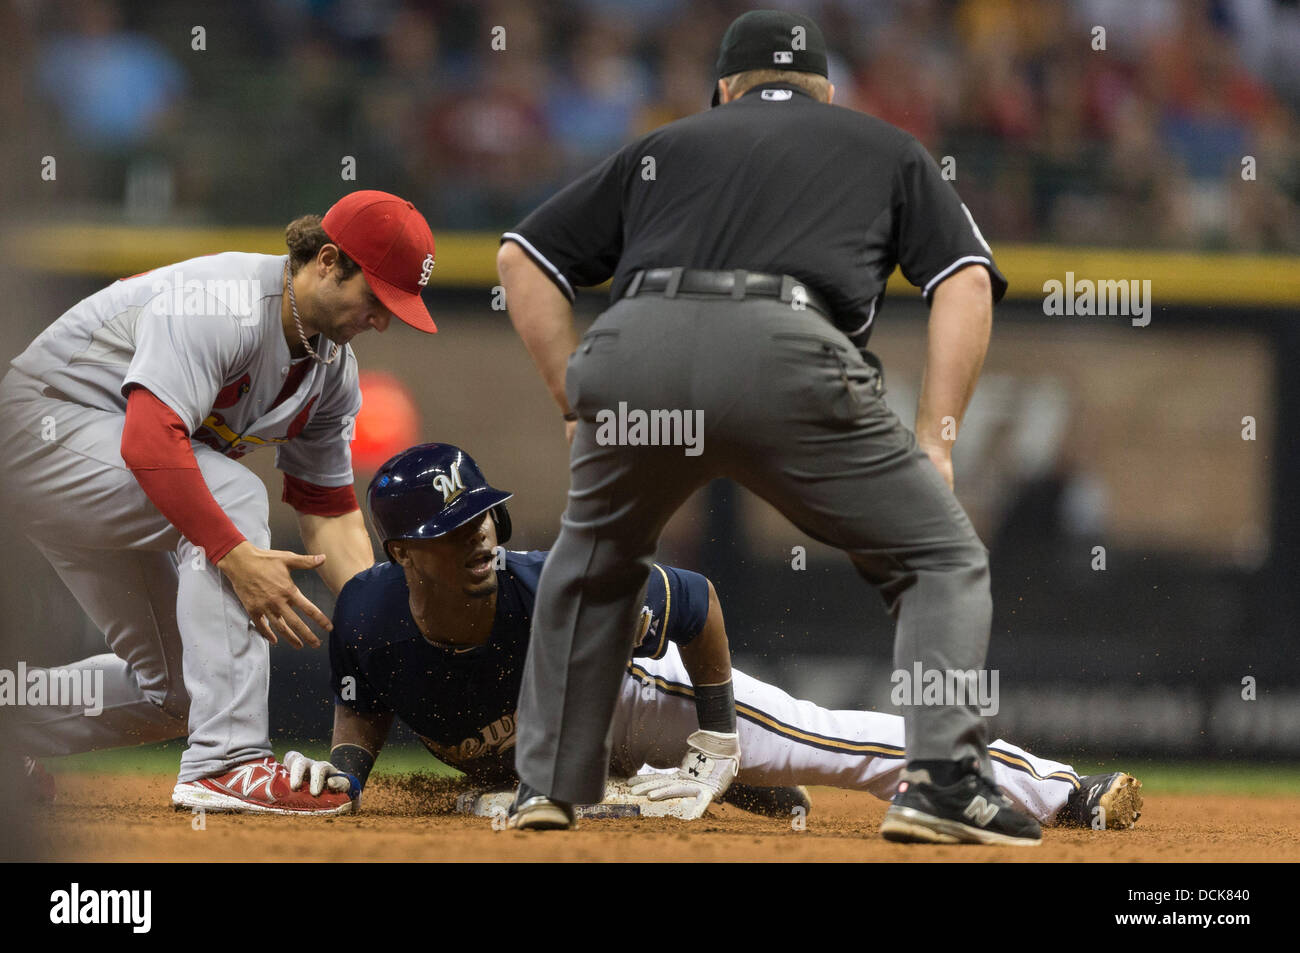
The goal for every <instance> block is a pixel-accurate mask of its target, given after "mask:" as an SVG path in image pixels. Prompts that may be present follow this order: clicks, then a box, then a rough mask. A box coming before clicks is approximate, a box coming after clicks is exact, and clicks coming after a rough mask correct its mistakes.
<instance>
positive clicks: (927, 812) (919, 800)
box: [880, 761, 1043, 847]
mask: <svg viewBox="0 0 1300 953" xmlns="http://www.w3.org/2000/svg"><path fill="white" fill-rule="evenodd" d="M964 767H965V768H966V773H964V774H962V776H961V777H960V778H959V779H958V780H957V781H956V782H955V783H953V784H949V785H947V786H945V787H940V786H939V785H937V784H933V783H932V782H931V781H930V773H929V772H928V771H921V770H915V771H914V770H909V769H907V768H904V769H903V774H902V780H900V781H899V782H898V793H897V794H895V795H894V802H893V803H892V804H891V805H890V806H889V810H888V811H887V812H886V813H885V820H884V822H883V823H881V825H880V833H881V835H883V836H884V838H885V840H891V841H901V842H903V843H917V844H997V845H1002V846H1004V847H1037V846H1038V845H1039V844H1041V843H1042V842H1043V834H1042V828H1041V827H1040V826H1039V824H1038V821H1036V820H1034V819H1033V818H1032V817H1030V816H1029V815H1028V814H1025V813H1024V812H1023V811H1019V810H1017V809H1016V808H1015V807H1014V806H1013V805H1012V804H1011V801H1010V800H1009V799H1008V798H1007V796H1006V795H1005V794H1003V793H1002V791H1001V789H999V788H998V786H997V785H995V784H993V783H992V782H991V781H989V780H988V779H987V778H985V777H984V776H983V775H981V774H980V773H979V771H978V768H977V766H976V765H975V763H974V762H973V761H972V762H970V763H969V764H968V765H965V766H964Z"/></svg>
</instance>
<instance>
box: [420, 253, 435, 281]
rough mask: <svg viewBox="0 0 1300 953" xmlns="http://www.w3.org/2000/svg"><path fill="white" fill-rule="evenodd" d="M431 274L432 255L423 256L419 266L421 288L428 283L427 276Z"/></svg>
mask: <svg viewBox="0 0 1300 953" xmlns="http://www.w3.org/2000/svg"><path fill="white" fill-rule="evenodd" d="M431 274H433V255H425V256H424V262H423V263H422V264H421V265H420V281H419V285H420V287H421V288H423V287H424V286H425V285H427V284H428V283H429V276H430V275H431Z"/></svg>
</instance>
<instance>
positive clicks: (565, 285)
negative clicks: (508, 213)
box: [501, 232, 577, 301]
mask: <svg viewBox="0 0 1300 953" xmlns="http://www.w3.org/2000/svg"><path fill="white" fill-rule="evenodd" d="M501 237H502V238H503V239H509V240H510V241H512V242H517V243H518V244H519V247H520V248H522V249H523V250H524V251H526V252H528V255H529V257H531V258H532V259H533V260H534V261H535V262H537V263H538V264H539V265H542V266H543V267H544V268H546V270H547V271H549V272H550V273H551V279H552V280H553V281H555V282H556V283H557V284H559V285H560V287H561V289H563V291H564V293H565V295H566V296H567V297H568V299H569V300H570V301H573V300H574V299H575V298H576V297H577V295H575V294H574V293H573V285H571V284H569V281H568V279H567V278H565V277H564V275H562V274H560V269H558V268H556V267H555V266H554V265H552V264H551V263H550V261H549V260H548V259H547V257H546V256H545V255H543V254H542V253H541V252H539V251H538V250H537V249H536V248H534V247H533V243H532V242H530V241H529V240H528V239H526V238H524V236H522V235H520V234H519V233H518V232H506V233H505V234H503V235H502V236H501Z"/></svg>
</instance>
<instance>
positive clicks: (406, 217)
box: [321, 189, 438, 334]
mask: <svg viewBox="0 0 1300 953" xmlns="http://www.w3.org/2000/svg"><path fill="white" fill-rule="evenodd" d="M321 226H322V227H323V228H324V229H325V234H326V235H328V236H329V237H330V240H331V241H333V242H334V244H336V245H338V246H339V248H341V249H343V252H344V254H346V255H347V256H348V257H349V258H351V259H352V260H353V261H355V262H356V263H357V264H358V265H360V266H361V271H362V273H363V274H364V275H365V276H366V281H368V282H369V283H370V288H371V290H372V291H374V293H375V297H377V298H378V299H379V300H380V301H381V302H383V304H384V307H386V308H387V309H388V310H389V311H391V312H393V314H395V315H397V316H398V317H399V318H401V319H402V320H403V321H405V322H406V323H407V324H409V325H410V326H411V327H413V328H419V329H420V330H421V331H427V332H429V333H430V334H433V333H434V332H435V331H437V330H438V326H437V325H435V324H434V323H433V318H432V317H430V316H429V309H428V308H426V307H425V306H424V302H423V301H422V300H420V291H421V290H422V289H423V288H424V286H425V285H427V284H428V283H429V273H430V272H431V271H432V270H433V232H431V231H430V230H429V223H428V222H426V221H425V220H424V216H423V215H421V214H420V213H419V212H417V211H416V209H415V206H414V205H412V204H411V203H410V202H408V201H406V199H401V198H398V197H397V196H396V195H392V194H390V193H388V192H377V191H375V190H373V189H363V190H362V191H360V192H350V193H349V194H347V195H345V196H343V198H341V199H339V200H338V201H337V202H335V203H334V205H333V206H331V207H330V210H329V211H328V212H326V213H325V217H324V218H323V219H321Z"/></svg>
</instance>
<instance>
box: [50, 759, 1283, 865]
mask: <svg viewBox="0 0 1300 953" xmlns="http://www.w3.org/2000/svg"><path fill="white" fill-rule="evenodd" d="M173 783H174V782H173V781H172V779H171V778H170V777H164V776H153V775H122V774H90V773H84V774H82V773H77V774H74V773H68V774H61V775H60V776H59V798H58V802H57V803H56V804H55V805H53V806H52V807H51V808H49V809H48V811H47V814H46V823H44V824H43V825H41V826H42V828H43V829H42V830H41V831H40V833H39V837H40V839H41V841H43V842H44V846H45V848H46V850H45V851H44V854H45V856H47V857H49V858H50V859H54V860H68V861H204V862H212V861H331V862H339V861H535V860H536V861H542V860H544V861H556V860H560V861H886V862H889V861H922V862H924V861H944V862H951V861H1232V860H1267V861H1297V860H1300V798H1296V797H1262V796H1261V797H1253V796H1235V795H1222V794H1218V795H1207V796H1203V797H1200V796H1188V795H1173V794H1170V795H1160V794H1153V793H1150V792H1147V795H1148V796H1147V798H1146V805H1145V807H1144V809H1143V813H1142V819H1141V820H1140V821H1139V822H1138V825H1137V827H1136V828H1134V829H1133V830H1128V831H1090V830H1084V831H1081V830H1066V829H1049V830H1047V831H1046V832H1045V833H1044V837H1043V844H1042V846H1041V847H1037V848H989V847H930V846H913V845H901V844H890V843H887V842H885V841H884V840H882V839H881V838H880V836H879V834H878V833H877V829H878V827H879V825H880V819H881V817H882V816H883V815H884V812H885V807H886V805H885V803H884V802H883V801H878V800H876V799H875V798H873V797H871V796H870V795H868V794H860V793H857V792H853V791H841V790H835V789H832V788H814V789H813V791H812V796H813V809H812V812H811V813H810V814H809V815H808V817H807V818H806V821H805V825H806V826H805V829H803V830H796V829H795V825H794V824H793V823H792V820H793V819H790V820H786V819H773V818H765V817H758V816H755V815H752V814H746V813H745V812H743V811H740V810H738V809H736V808H734V807H730V806H726V805H723V806H721V807H715V808H712V809H710V813H709V814H708V815H707V816H705V817H704V818H702V819H701V820H699V821H694V822H690V823H684V822H681V821H675V820H670V819H654V820H650V819H645V820H640V819H638V820H626V819H624V820H607V821H584V822H583V823H582V829H581V830H579V831H575V832H571V833H518V832H514V831H497V830H494V829H493V826H492V822H491V821H490V820H488V819H486V818H476V817H466V816H464V815H458V814H454V813H451V811H452V808H453V805H454V804H455V800H456V796H457V794H458V793H459V792H460V790H461V789H459V788H458V787H457V786H456V784H455V783H454V782H450V781H448V780H446V779H438V778H433V777H428V776H423V775H406V776H397V777H393V776H388V777H378V778H376V779H375V780H374V782H373V783H372V785H371V786H370V787H369V788H367V791H366V796H365V803H364V808H365V809H364V811H362V812H361V813H360V814H357V815H353V816H345V817H339V818H295V817H250V816H241V815H229V814H208V815H207V816H206V817H203V818H197V817H196V816H195V815H192V814H190V813H189V812H176V811H173V810H172V808H171V806H170V804H169V802H168V797H169V795H170V793H171V787H172V784H173ZM200 822H201V829H196V827H200Z"/></svg>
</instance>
